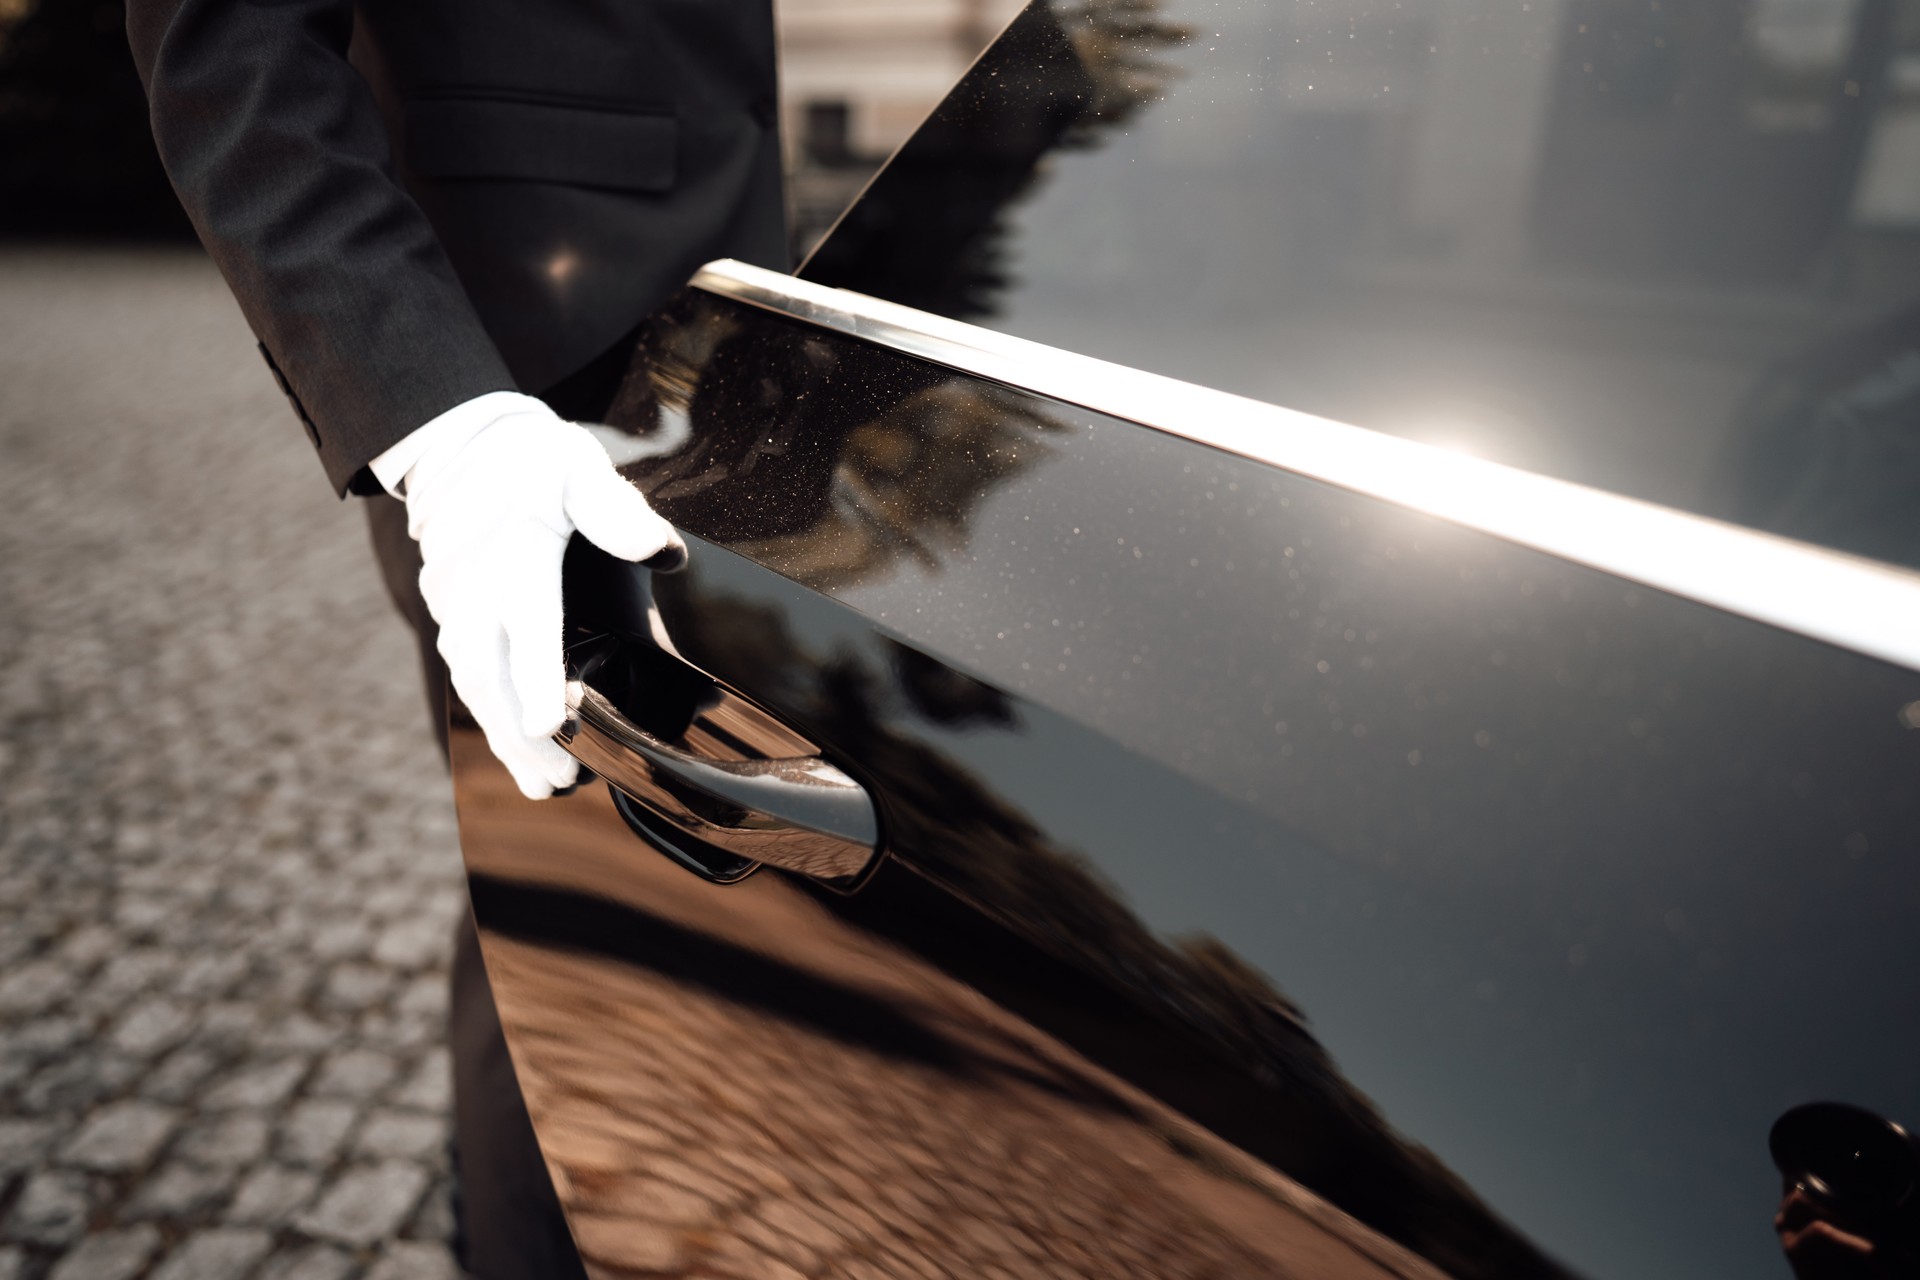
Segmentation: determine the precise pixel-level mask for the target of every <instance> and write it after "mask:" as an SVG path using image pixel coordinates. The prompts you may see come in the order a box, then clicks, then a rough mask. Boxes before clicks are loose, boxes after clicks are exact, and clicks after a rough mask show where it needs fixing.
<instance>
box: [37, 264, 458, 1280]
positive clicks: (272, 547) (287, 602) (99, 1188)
mask: <svg viewBox="0 0 1920 1280" xmlns="http://www.w3.org/2000/svg"><path fill="white" fill-rule="evenodd" d="M460 902H461V884H460V873H459V854H458V846H457V843H456V839H455V831H454V822H453V808H452V802H451V796H450V793H449V789H448V785H447V781H446V776H445V773H444V771H443V769H442V767H441V764H440V761H439V759H438V756H437V753H436V751H435V749H434V746H433V743H432V739H431V737H430V735H429V733H428V727H427V719H426V715H425V712H424V709H423V705H422V700H421V697H420V691H419V679H418V674H417V669H416V666H415V661H414V656H413V651H412V646H411V641H410V639H409V637H408V636H407V634H406V632H405V629H404V626H403V624H402V623H401V622H400V621H399V619H398V617H397V616H396V615H395V614H394V613H393V611H392V609H391V607H390V606H389V604H388V602H387V600H386V597H385V595H384V593H383V591H382V589H381V586H380V583H379V578H378V575H377V573H376V571H375V569H374V566H373V562H372V557H371V556H370V554H369V552H368V549H367V546H366V535H365V531H364V528H363V525H362V522H361V520H360V518H359V513H358V512H357V511H355V510H354V509H353V507H352V506H351V505H345V504H342V503H339V502H336V501H335V500H334V499H333V497H332V495H331V494H330V493H329V491H328V488H327V484H326V481H325V479H324V477H323V476H322V474H321V472H320V468H319V466H318V465H317V464H316V462H315V460H314V458H313V456H312V452H311V450H310V449H309V448H308V446H307V443H306V440H305V438H304V436H303V435H302V433H301V431H300V429H299V427H298V425H297V424H296V423H295V422H294V420H293V419H292V417H291V415H290V413H289V410H288V408H287V406H286V404H285V402H284V401H283V400H282V399H281V397H280V396H279V394H278V392H277V391H276V390H275V389H274V386H273V383H272V381H271V379H270V378H269V377H268V375H267V373H266V371H265V369H264V368H263V367H262V365H261V362H260V359H259V357H258V355H257V354H256V353H255V351H254V349H253V342H252V338H251V336H250V335H249V334H248V332H247V329H246V326H245V324H244V323H243V322H242V320H241V318H240V315H239V313H238V311H237V309H236V308H235V307H234V305H233V303H232V301H231V300H230V298H229V297H228V296H227V294H226V291H225V289H224V287H223V286H222V284H221V282H220V280H219V278H218V276H217V275H216V274H215V272H214V271H213V269H212V268H211V267H210V266H209V265H208V264H207V262H206V261H205V260H204V259H203V258H201V257H199V256H198V255H196V254H192V253H188V252H176V251H164V252H137V251H114V252H81V251H64V250H63V251H33V250H27V249H9V250H6V251H5V252H4V253H0V1280H41V1278H42V1277H52V1280H136V1278H137V1277H154V1278H155V1280H242V1278H243V1277H248V1276H273V1277H276V1278H277V1280H348V1278H349V1277H356V1276H364V1277H369V1278H377V1280H398V1278H400V1277H407V1278H409V1280H414V1278H420V1280H433V1278H434V1277H439V1276H451V1275H452V1274H453V1269H452V1265H451V1263H450V1261H449V1259H448V1255H447V1251H446V1249H445V1247H444V1241H445V1238H446V1235H447V1231H448V1228H449V1221H450V1209H449V1205H448V1197H447V1184H446V1177H445V1154H444V1142H445V1131H446V1111H447V1103H448V1098H447V1072H446V1059H445V1054H444V1050H443V1048H442V1047H441V1038H442V1035H441V1033H442V1022H443V1018H444V1009H445V992H444V985H445V963H446V956H447V952H448V950H449V939H450V933H451V928H452V924H453V921H454V918H455V916H456V914H457V912H458V909H459V906H460Z"/></svg>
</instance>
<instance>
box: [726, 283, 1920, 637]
mask: <svg viewBox="0 0 1920 1280" xmlns="http://www.w3.org/2000/svg"><path fill="white" fill-rule="evenodd" d="M692 285H693V287H694V288H696V289H700V290H703V291H704V292H707V293H711V294H714V295H717V296H719V297H723V298H729V299H732V300H733V301H736V302H742V303H746V304H748V305H751V306H755V307H759V308H762V309H764V310H767V311H771V312H775V313H777V314H779V315H783V316H787V317H789V318H792V319H795V320H799V321H802V322H804V323H807V324H812V325H817V326H819V327H821V328H824V329H830V330H833V331H835V332H838V333H843V334H846V335H848V336H849V337H854V338H858V339H860V340H862V341H865V342H872V343H876V344H878V345H880V346H883V347H889V348H892V349H893V350H895V351H900V352H904V353H905V354H907V355H911V356H915V357H918V358H919V359H923V360H927V361H931V362H932V363H935V364H939V365H944V366H946V367H948V368H951V369H956V370H959V371H960V372H963V373H968V374H973V375H976V376H978V377H981V378H986V379H989V380H991V381H994V382H1001V383H1005V384H1007V385H1008V386H1012V387H1016V388H1018V389H1020V390H1023V391H1030V392H1033V393H1034V394H1036V395H1041V396H1045V397H1047V398H1049V399H1052V400H1059V401H1063V402H1065V403H1068V404H1076V405H1080V406H1082V407H1084V408H1087V409H1092V410H1095V411H1097V412H1099V413H1103V414H1107V415H1110V416H1112V417H1115V418H1122V419H1125V420H1127V421H1129V422H1135V423H1138V424H1140V425H1141V426H1144V427H1150V428H1152V429H1154V430H1157V431H1163V432H1166V433H1167V434H1169V435H1175V436H1179V437H1181V438H1183V439H1186V440H1192V441H1194V442H1196V443H1198V444H1204V445H1208V446H1210V447H1212V448H1216V449H1222V450H1225V451H1226V452H1228V453H1233V454H1238V455H1239V456H1241V457H1243V458H1250V459H1252V460H1254V461H1256V462H1262V463H1265V464H1267V465H1269V466H1274V467H1279V468H1281V469H1283V470H1286V471H1292V472H1294V473H1296V474H1299V475H1303V476H1310V477H1312V478H1313V479H1316V480H1321V481H1324V482H1326V483H1328V484H1332V485H1337V486H1339V487H1340V488H1343V489H1348V490H1352V491H1353V492H1355V493H1361V494H1365V495H1367V496H1368V497H1372V498H1378V499H1380V500H1381V501H1383V502H1390V503H1393V504H1395V505H1396V506H1401V507H1407V508H1410V509H1412V510H1415V511H1422V512H1425V513H1426V514H1428V515H1432V516H1437V517H1439V518H1440V519H1442V520H1446V521H1449V522H1451V523H1454V524H1458V525H1463V526H1465V527H1467V528H1470V529H1478V530H1480V531H1481V532H1483V533H1490V534H1492V535H1494V536H1495V537H1498V538H1503V539H1505V540H1507V541H1509V542H1514V543H1518V544H1519V545H1521V546H1524V547H1531V548H1533V549H1534V550H1536V551H1543V552H1546V553H1547V554H1548V555H1552V556H1558V557H1560V558H1562V559H1565V560H1571V561H1574V562H1576V563H1579V564H1583V565H1586V566H1588V567H1589V568H1593V569H1598V570H1600V571H1602V572H1604V573H1609V574H1612V575H1614V576H1616V577H1619V578H1624V579H1626V580H1628V581H1631V582H1637V583H1640V584H1643V585H1645V586H1648V587H1653V588H1656V589H1658V590H1661V591H1666V592H1670V593H1672V594H1674V595H1677V596H1683V597H1685V598H1687V599H1689V600H1695V601H1698V602H1699V603H1701V604H1705V605H1711V606H1712V607H1714V608H1717V609H1723V610H1725V611H1727V612H1729V613H1734V614H1739V615H1740V616H1742V617H1746V618H1751V619H1754V620H1755V621H1758V622H1764V623H1767V624H1769V625H1771V626H1775V627H1779V628H1781V629H1782V630H1785V631H1792V632H1795V633H1798V634H1800V635H1803V636H1809V637H1811V638H1813V639H1816V640H1822V641H1825V642H1827V643H1829V644H1834V645H1838V646H1840V647H1842V648H1845V649H1851V650H1853V651H1854V652H1856V653H1862V654H1867V655H1869V656H1871V657H1875V658H1880V659H1882V660H1884V661H1887V662H1891V663H1896V664H1898V665H1900V666H1903V667H1908V668H1912V669H1914V670H1920V574H1917V573H1913V572H1910V571H1908V570H1906V569H1901V568H1896V567H1894V566H1892V565H1887V564H1882V563H1880V562H1879V561H1875V560H1868V559H1863V558H1860V557H1857V556H1851V555H1846V554H1844V553H1841V552H1837V551H1829V550H1826V549H1825V548H1822V547H1817V546H1813V545H1811V544H1808V543H1803V542H1796V541H1794V540H1792V539H1789V538H1782V537H1779V536H1777V535H1775V534H1769V533H1761V532H1758V531H1757V530H1752V529H1745V528H1742V527H1740V526H1738V525H1733V524H1727V523H1725V522H1723V521H1719V520H1713V519H1709V518H1707V517H1705V516H1697V515H1691V514H1689V513H1687V512H1684V511H1676V510H1674V509H1672V508H1670V507H1663V506H1660V505H1658V504H1656V503H1652V502H1644V501H1641V500H1640V499H1637V498H1626V497H1622V496H1620V495H1618V494H1613V493H1607V492H1604V491H1602V490H1599V489H1591V488H1588V487H1587V486H1585V485H1579V484H1573V483H1570V482H1568V481H1565V480H1555V479H1553V478H1551V477H1549V476H1543V475H1538V474H1535V473H1533V472H1530V471H1522V470H1520V469H1518V468H1515V467H1508V466H1503V465H1501V464H1499V463H1495V462H1488V461H1486V460H1484V459H1481V458H1474V457H1470V456H1468V455H1465V454H1459V453H1454V452H1452V451H1449V450H1446V449H1440V448H1436V447H1434V446H1431V445H1425V444H1419V443H1416V442H1414V441H1411V440H1403V439H1400V438H1398V437H1395V436H1389V435H1384V434H1382V433H1380V432H1377V431H1370V430H1367V429H1365V428H1362V427H1355V426H1350V425H1348V424H1346V423H1341V422H1335V421H1332V420H1330V419H1327V418H1319V417H1315V416H1313V415H1312V414H1307V413H1301V412H1298V411H1296V410H1292V409H1283V408H1280V407H1279V406H1277V405H1272V404H1266V403H1264V402H1262V401H1258V400H1250V399H1248V398H1246V397H1244V396H1237V395H1232V394H1230V393H1228V392H1224V391H1215V390H1213V389H1211V388H1208V387H1202V386H1198V385H1196V384H1194V383H1190V382H1181V381H1180V380H1178V379H1176V378H1168V377H1163V376H1161V375H1159V374H1154V373H1147V372H1144V371H1142V370H1139V369H1134V368H1129V367H1128V366H1125V365H1118V364H1112V363H1109V362H1107V361H1105V360H1096V359H1093V358H1092V357H1089V356H1081V355H1075V354H1074V353H1072V352H1070V351H1062V350H1060V349H1059V348H1056V347H1049V346H1046V345H1044V344H1042V343H1038V342H1029V341H1027V340H1026V339H1023V338H1015V337H1011V336H1009V335H1007V334H1002V333H996V332H994V331H993V330H990V329H983V328H980V327H979V326H977V325H971V324H966V323H963V322H961V321H957V320H949V319H946V318H945V317H943V316H936V315H932V314H930V313H928V312H924V311H917V310H915V309H913V308H911V307H903V306H900V305H898V304H896V303H891V302H883V301H881V300H880V299H878V298H870V297H867V296H866V295H864V294H858V293H852V292H849V291H848V290H845V289H834V288H829V287H827V286H825V285H819V284H814V283H812V282H810V281H806V280H800V279H797V278H795V277H793V276H788V275H782V274H780V273H779V272H776V271H768V270H766V269H764V268H761V267H755V266H750V265H748V264H746V263H743V262H736V261H733V260H731V259H723V260H721V261H717V262H710V263H708V264H707V265H706V266H704V267H702V268H701V269H700V270H699V272H697V273H696V274H695V275H694V277H693V281H692ZM1915 497H1916V500H1920V495H1915Z"/></svg>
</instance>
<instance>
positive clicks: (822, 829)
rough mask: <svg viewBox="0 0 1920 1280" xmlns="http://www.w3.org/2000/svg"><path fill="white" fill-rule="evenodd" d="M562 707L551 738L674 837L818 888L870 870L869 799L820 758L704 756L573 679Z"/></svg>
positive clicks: (874, 822)
mask: <svg viewBox="0 0 1920 1280" xmlns="http://www.w3.org/2000/svg"><path fill="white" fill-rule="evenodd" d="M567 705H568V710H569V712H570V714H569V716H568V719H567V723H566V724H564V725H563V726H561V729H560V732H559V733H556V734H555V735H554V738H553V740H554V741H555V742H557V743H559V744H560V745H561V746H562V747H564V748H565V749H566V750H567V751H568V753H569V754H571V755H572V756H573V757H574V759H576V760H578V761H579V762H580V763H581V764H583V765H586V766H587V767H588V768H589V769H592V770H593V771H594V772H595V773H597V774H599V775H600V776H601V777H602V778H605V779H606V780H607V781H608V782H609V783H611V784H612V785H613V786H614V787H615V788H616V789H617V790H619V791H620V792H622V793H624V794H625V796H627V797H628V798H629V799H631V800H632V801H633V802H635V803H636V804H638V805H639V806H640V807H641V808H642V809H644V810H646V811H647V813H648V814H649V815H650V816H651V817H652V818H654V819H655V820H656V821H657V822H658V823H664V824H665V825H666V826H667V827H669V828H671V830H672V832H674V833H677V834H678V835H680V836H684V837H688V838H691V839H693V840H696V841H699V842H701V843H703V844H706V845H708V846H711V847H714V848H717V849H720V850H722V851H724V852H726V853H729V854H732V855H734V856H735V857H738V858H743V859H746V860H748V861H750V862H755V863H765V864H767V865H768V866H773V867H780V868H783V869H784V870H787V871H793V872H798V873H799V874H801V875H806V876H812V877H815V878H817V879H821V880H835V881H840V880H852V879H854V878H856V877H858V876H859V875H861V873H863V872H864V871H865V870H866V869H867V867H868V866H869V865H870V864H871V863H872V862H873V859H874V855H875V852H876V851H877V847H878V845H879V841H880V823H879V819H878V817H877V815H876V814H875V813H874V808H873V799H872V797H870V796H869V795H868V794H867V791H866V788H864V787H862V786H861V785H860V784H859V783H858V782H855V781H854V780H853V779H852V778H850V777H848V776H847V775H846V774H845V773H843V772H841V771H840V770H839V769H837V768H835V767H834V766H833V765H831V764H828V763H827V762H826V761H825V760H823V759H821V758H820V757H819V756H817V755H815V756H784V757H774V758H770V759H757V760H723V759H709V758H705V757H702V756H699V755H696V754H694V753H693V752H690V751H687V750H685V749H683V748H681V747H678V746H675V745H673V744H672V743H668V742H665V741H662V740H661V739H660V738H658V737H655V736H654V735H653V734H651V733H648V732H647V731H646V730H645V729H643V728H641V727H640V726H639V725H637V724H635V723H634V722H633V721H632V720H630V719H628V718H627V717H626V715H624V714H623V713H622V712H621V711H620V709H619V708H618V707H616V706H614V705H613V703H612V702H611V701H609V700H608V699H607V697H606V696H605V695H604V694H601V693H599V692H598V691H597V690H595V689H594V688H593V687H592V686H591V685H588V684H585V683H584V682H581V681H577V680H576V681H569V682H568V684H567ZM647 825H648V826H649V827H652V826H654V825H655V824H653V823H649V824H647Z"/></svg>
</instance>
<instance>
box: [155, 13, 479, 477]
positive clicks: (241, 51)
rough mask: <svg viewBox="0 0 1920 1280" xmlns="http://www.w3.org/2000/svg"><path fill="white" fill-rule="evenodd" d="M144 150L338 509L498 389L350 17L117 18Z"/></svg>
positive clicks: (213, 15)
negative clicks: (394, 155) (305, 438)
mask: <svg viewBox="0 0 1920 1280" xmlns="http://www.w3.org/2000/svg"><path fill="white" fill-rule="evenodd" d="M127 34H128V38H129V41H130V43H131V44H132V46H133V54H134V61H135V63H136V65H137V66H138V68H139V71H140V76H141V79H142V81H143V82H144V83H145V85H146V88H147V101H148V106H149V110H150V114H151V118H152V124H153V135H154V139H155V141H156V142H157V143H158V145H159V150H160V157H161V160H162V161H163V162H164V163H165V165H166V169H167V174H168V176H169V177H170V178H171V179H172V180H173V185H174V189H175V191H177V192H178V193H179V196H180V200H181V203H182V204H184V205H185V206H186V210H187V214H188V216H189V217H191V218H192V219H193V223H194V226H195V228H196V229H197V230H198V231H199V233H200V239H201V240H202V241H203V242H204V243H205V245H206V246H207V249H208V251H209V253H211V254H212V256H213V259H214V261H215V262H216V263H217V264H218V265H219V268H220V270H221V272H222V273H223V274H224V275H225V276H226V279H227V283H228V285H229V286H230V287H231V288H232V290H233V292H234V296H235V297H236V298H238V299H239V302H240V307H241V310H242V311H244V312H245V313H246V317H247V321H248V323H249V324H251V325H252V326H253V331H254V334H255V336H256V337H258V338H259V339H260V343H261V349H262V351H263V353H265V354H266V356H267V361H268V364H269V365H270V366H272V367H273V369H274V372H275V375H276V376H277V377H278V378H279V379H280V382H281V386H282V389H283V390H285V391H286V392H287V394H288V396H289V398H290V399H291V400H292V401H293V403H294V407H295V409H296V411H298V412H299V414H300V416H301V418H302V420H303V421H304V422H305V424H306V427H307V432H308V435H309V436H310V437H311V438H312V440H313V443H314V446H315V447H316V448H317V449H318V450H319V451H320V460H321V462H322V464H323V465H324V466H325V468H326V471H327V475H328V478H329V479H331V480H332V482H333V485H334V489H335V491H336V492H341V493H345V492H348V491H353V492H373V493H377V492H379V486H378V484H377V482H375V481H373V480H372V477H371V475H370V473H369V472H367V471H366V464H367V462H368V460H369V459H371V458H373V457H376V456H377V455H379V454H380V453H382V452H384V451H385V450H386V449H387V447H388V446H390V445H392V444H394V443H396V442H397V441H398V440H400V438H401V437H403V436H405V435H407V434H408V433H410V432H411V431H412V430H413V429H414V428H415V427H418V426H419V425H421V424H422V423H424V422H426V421H428V420H429V419H431V418H433V417H435V416H437V415H438V414H440V413H441V412H443V411H445V410H446V409H448V408H451V407H452V406H454V405H456V404H459V403H461V402H463V401H465V400H468V399H470V398H472V397H474V396H477V395H481V394H484V393H486V392H489V391H502V390H512V389H513V388H514V384H513V379H512V377H511V376H510V375H509V374H508V372H507V369H506V365H505V363H504V362H503V361H502V360H501V357H500V354H499V352H498V351H497V350H496V349H495V347H494V345H493V342H492V340H491V339H489V338H488V336H487V334H486V331H485V330H484V329H483V328H482V327H481V324H480V320H479V317H478V315H477V314H476V313H475V311H474V309H473V306H472V304H471V303H470V302H469V301H468V300H467V296H466V293H465V291H464V290H463V289H462V288H461V286H460V282H459V280H458V279H457V278H456V277H455V276H454V273H453V269H452V267H451V266H450V265H449V264H448V262H447V258H446V255H445V254H444V252H443V251H442V250H441V247H440V244H439V241H438V240H437V239H436V238H435V236H434V232H433V228H432V227H431V226H430V225H429V224H428V222H427V219H426V216H425V215H424V214H423V213H422V212H421V211H420V208H419V206H417V205H416V204H415V203H414V202H413V200H412V198H411V197H410V196H408V195H407V193H406V192H405V191H404V190H403V189H402V188H401V187H400V186H399V184H398V183H396V182H395V181H394V178H393V176H392V172H391V168H390V165H389V161H388V154H387V138H386V133H385V130H384V126H383V125H382V123H381V119H380V115H379V112H378V109H377V108H376V106H375V103H374V100H373V94H372V91H371V90H370V89H369V88H368V87H367V84H366V82H365V81H364V80H362V79H361V77H360V75H359V73H358V72H357V71H355V70H354V68H353V67H352V66H351V65H349V64H348V62H347V45H348V42H349V40H350V39H351V37H352V34H353V4H352V0H129V3H128V5H127Z"/></svg>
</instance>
